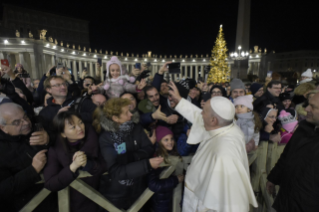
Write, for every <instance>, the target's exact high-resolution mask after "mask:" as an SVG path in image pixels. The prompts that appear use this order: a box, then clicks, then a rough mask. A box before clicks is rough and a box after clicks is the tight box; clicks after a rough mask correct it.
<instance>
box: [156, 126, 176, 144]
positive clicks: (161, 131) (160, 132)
mask: <svg viewBox="0 0 319 212" xmlns="http://www.w3.org/2000/svg"><path fill="white" fill-rule="evenodd" d="M167 135H173V132H172V131H171V130H170V129H168V128H167V127H163V126H158V127H157V128H156V141H157V142H160V141H161V140H162V138H164V137H165V136H167Z"/></svg>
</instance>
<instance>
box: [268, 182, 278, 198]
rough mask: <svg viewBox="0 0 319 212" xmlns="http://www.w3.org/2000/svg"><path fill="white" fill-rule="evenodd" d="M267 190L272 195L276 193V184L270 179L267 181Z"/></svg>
mask: <svg viewBox="0 0 319 212" xmlns="http://www.w3.org/2000/svg"><path fill="white" fill-rule="evenodd" d="M266 190H267V192H268V194H270V195H272V194H274V193H275V191H276V190H275V184H273V183H272V182H270V181H267V183H266Z"/></svg>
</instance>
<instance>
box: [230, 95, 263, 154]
mask: <svg viewBox="0 0 319 212" xmlns="http://www.w3.org/2000/svg"><path fill="white" fill-rule="evenodd" d="M252 102H253V96H252V95H246V96H239V97H237V98H235V99H234V105H235V109H236V110H235V112H236V118H237V122H236V123H237V125H238V126H239V127H240V129H241V130H242V131H243V133H244V135H245V141H246V151H247V152H250V151H252V150H254V149H255V148H256V147H257V146H258V143H259V130H260V129H261V127H262V124H261V121H260V118H259V116H258V114H257V113H255V112H253V109H254V107H253V104H252ZM252 139H253V140H252Z"/></svg>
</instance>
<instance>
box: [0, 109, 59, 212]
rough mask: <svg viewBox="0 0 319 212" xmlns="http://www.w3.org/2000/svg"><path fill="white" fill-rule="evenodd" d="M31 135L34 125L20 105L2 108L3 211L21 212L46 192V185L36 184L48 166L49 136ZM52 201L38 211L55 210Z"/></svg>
mask: <svg viewBox="0 0 319 212" xmlns="http://www.w3.org/2000/svg"><path fill="white" fill-rule="evenodd" d="M31 132H32V124H31V121H30V119H29V117H28V116H27V114H26V113H25V112H24V111H23V109H22V107H21V106H20V105H17V104H15V103H3V104H0V203H1V210H3V211H19V210H20V209H21V208H22V207H23V206H24V205H25V204H27V203H28V202H29V201H30V200H31V199H32V198H33V197H34V196H35V195H36V194H37V193H38V192H39V191H41V190H42V189H43V184H35V183H36V182H38V181H40V180H41V177H40V172H41V171H42V169H43V167H44V165H45V164H46V160H47V159H46V155H45V153H46V152H47V150H46V148H47V146H46V144H48V141H49V140H48V135H47V134H46V132H45V131H41V132H40V131H39V132H34V133H32V134H31ZM51 197H52V195H50V198H48V199H47V200H45V201H44V202H43V203H41V204H40V205H39V207H37V209H36V210H34V211H47V209H48V207H53V205H54V204H53V205H50V204H51V203H52V199H51ZM53 208H54V207H53ZM50 211H51V209H50Z"/></svg>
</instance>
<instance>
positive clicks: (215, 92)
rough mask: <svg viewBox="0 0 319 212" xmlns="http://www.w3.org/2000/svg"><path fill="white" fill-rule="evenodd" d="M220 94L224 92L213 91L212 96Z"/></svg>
mask: <svg viewBox="0 0 319 212" xmlns="http://www.w3.org/2000/svg"><path fill="white" fill-rule="evenodd" d="M220 94H222V92H220V91H213V92H212V95H214V96H215V95H220Z"/></svg>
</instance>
